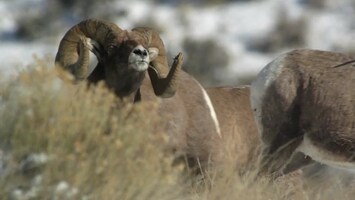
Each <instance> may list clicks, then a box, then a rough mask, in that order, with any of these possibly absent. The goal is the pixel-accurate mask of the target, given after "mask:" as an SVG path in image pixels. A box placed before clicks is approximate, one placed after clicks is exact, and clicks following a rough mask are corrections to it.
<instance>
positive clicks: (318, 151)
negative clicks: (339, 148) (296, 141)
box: [296, 135, 355, 173]
mask: <svg viewBox="0 0 355 200" xmlns="http://www.w3.org/2000/svg"><path fill="white" fill-rule="evenodd" d="M296 151H299V152H302V153H304V154H305V155H307V156H309V157H311V158H312V159H313V160H315V161H318V162H320V163H323V164H326V165H329V166H331V167H335V168H338V169H342V170H346V171H349V172H351V173H355V163H354V162H348V161H346V160H345V158H344V157H341V156H339V155H337V154H335V153H332V152H330V151H328V150H326V149H323V148H320V147H318V146H316V145H314V144H313V143H312V141H311V140H310V139H309V137H307V135H305V136H304V138H303V141H302V143H301V144H300V146H299V147H298V148H297V149H296Z"/></svg>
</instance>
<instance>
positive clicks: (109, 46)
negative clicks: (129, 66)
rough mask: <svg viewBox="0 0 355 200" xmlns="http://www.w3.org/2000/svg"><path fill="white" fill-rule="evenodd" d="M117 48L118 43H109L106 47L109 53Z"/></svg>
mask: <svg viewBox="0 0 355 200" xmlns="http://www.w3.org/2000/svg"><path fill="white" fill-rule="evenodd" d="M116 48H117V45H116V44H109V45H107V47H106V49H107V53H108V54H111V53H112V52H113V51H114V50H115V49H116Z"/></svg>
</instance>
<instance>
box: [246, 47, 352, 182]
mask: <svg viewBox="0 0 355 200" xmlns="http://www.w3.org/2000/svg"><path fill="white" fill-rule="evenodd" d="M352 63H354V57H351V56H347V55H344V54H341V53H335V52H326V51H319V50H307V49H302V50H294V51H291V52H289V53H286V54H284V55H282V56H280V57H278V58H277V59H275V60H274V61H273V62H271V63H270V64H268V65H267V66H266V67H265V68H264V69H263V70H262V71H261V72H260V73H259V75H258V77H257V79H256V80H255V81H254V82H253V84H252V88H251V93H252V95H251V101H252V108H253V109H254V115H255V118H256V121H257V124H258V127H259V133H260V137H261V140H262V143H263V153H262V154H263V156H262V163H261V164H262V170H261V171H262V172H263V173H274V174H275V175H276V176H277V175H280V174H284V173H288V172H290V171H292V170H295V169H298V168H300V167H302V166H304V165H306V164H308V163H311V162H313V160H314V161H318V162H320V163H323V164H327V165H330V166H333V167H337V168H343V169H349V170H352V171H354V170H355V68H354V67H353V66H352Z"/></svg>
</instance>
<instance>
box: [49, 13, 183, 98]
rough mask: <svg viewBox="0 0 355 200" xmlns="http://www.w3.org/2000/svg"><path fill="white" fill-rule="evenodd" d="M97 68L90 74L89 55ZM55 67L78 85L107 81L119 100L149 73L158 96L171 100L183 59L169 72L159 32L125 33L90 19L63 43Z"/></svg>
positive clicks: (135, 87)
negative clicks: (91, 55)
mask: <svg viewBox="0 0 355 200" xmlns="http://www.w3.org/2000/svg"><path fill="white" fill-rule="evenodd" d="M90 52H92V53H94V54H95V55H96V57H97V59H98V64H97V66H96V67H95V69H94V70H93V72H92V73H91V74H89V55H90ZM55 62H56V67H57V68H60V69H64V70H66V71H69V72H70V73H71V74H72V75H73V76H74V79H75V81H80V80H84V79H88V80H89V82H91V83H95V82H98V81H100V80H104V81H105V82H106V84H107V86H108V87H109V88H111V89H112V90H114V92H115V93H116V94H117V95H118V96H120V97H124V96H128V95H130V94H131V93H133V92H134V91H136V90H137V89H138V88H139V86H140V84H141V82H142V80H143V78H144V77H145V72H146V71H147V70H148V72H149V76H150V79H151V82H152V86H153V89H154V92H155V94H156V95H157V96H161V97H171V96H173V95H174V93H175V91H176V87H177V83H176V82H177V77H178V72H179V70H180V69H181V62H182V55H181V53H180V54H179V55H178V56H177V57H176V59H175V62H174V64H173V66H172V67H171V69H170V71H169V66H168V62H167V59H166V53H165V48H164V44H163V42H162V40H161V39H160V37H159V35H158V33H157V32H155V31H154V30H152V29H149V28H134V29H133V30H132V31H127V30H122V29H120V28H119V27H118V26H116V25H115V24H113V23H111V22H106V21H102V20H95V19H88V20H85V21H82V22H80V23H79V24H77V25H75V26H73V27H72V28H71V29H69V30H68V32H67V33H66V34H65V36H64V37H63V39H62V40H61V42H60V45H59V49H58V53H57V55H56V60H55Z"/></svg>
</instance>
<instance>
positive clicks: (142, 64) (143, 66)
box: [129, 60, 149, 72]
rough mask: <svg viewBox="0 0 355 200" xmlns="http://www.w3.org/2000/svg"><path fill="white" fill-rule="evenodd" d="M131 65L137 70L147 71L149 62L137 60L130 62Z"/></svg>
mask: <svg viewBox="0 0 355 200" xmlns="http://www.w3.org/2000/svg"><path fill="white" fill-rule="evenodd" d="M129 65H130V67H131V68H133V69H135V70H136V71H139V72H141V71H145V70H147V69H148V67H149V62H148V61H146V60H137V61H135V62H131V63H129Z"/></svg>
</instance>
